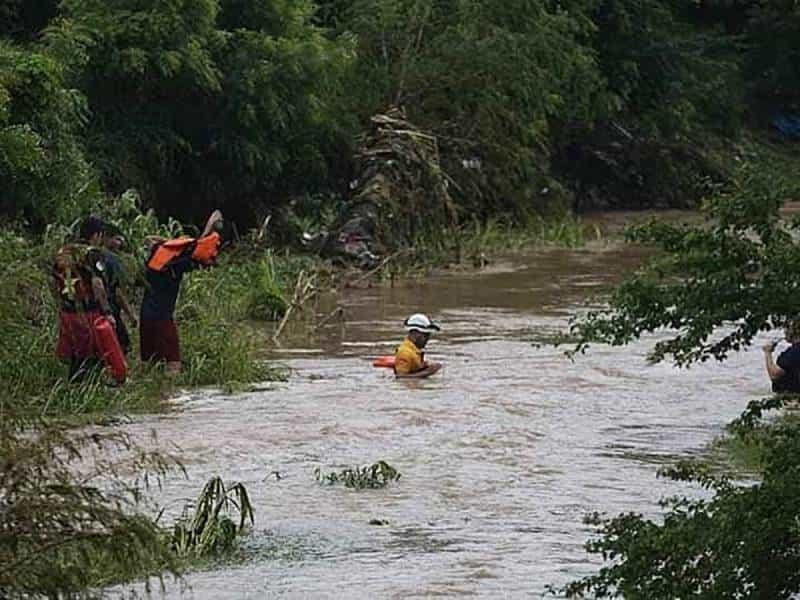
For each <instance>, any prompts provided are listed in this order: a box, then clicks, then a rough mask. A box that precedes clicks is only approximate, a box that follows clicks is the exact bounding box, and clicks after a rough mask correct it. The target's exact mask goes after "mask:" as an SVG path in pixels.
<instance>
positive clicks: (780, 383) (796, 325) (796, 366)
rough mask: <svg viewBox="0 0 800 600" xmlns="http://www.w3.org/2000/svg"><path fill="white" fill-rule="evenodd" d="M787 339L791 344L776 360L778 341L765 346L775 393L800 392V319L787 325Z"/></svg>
mask: <svg viewBox="0 0 800 600" xmlns="http://www.w3.org/2000/svg"><path fill="white" fill-rule="evenodd" d="M785 334H786V341H787V342H789V343H790V344H791V346H789V347H788V348H787V349H786V350H784V351H783V352H781V353H780V355H779V356H778V359H777V360H774V359H773V357H772V353H773V352H774V351H775V346H776V345H777V343H778V342H777V341H775V342H770V343H769V344H766V345H765V346H764V357H765V359H766V366H767V373H768V374H769V378H770V380H771V381H772V391H773V392H775V393H781V392H782V393H787V394H800V320H797V321H792V322H791V323H789V324H788V325H787V326H786V330H785Z"/></svg>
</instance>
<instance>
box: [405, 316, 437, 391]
mask: <svg viewBox="0 0 800 600" xmlns="http://www.w3.org/2000/svg"><path fill="white" fill-rule="evenodd" d="M403 325H405V328H406V330H407V331H408V336H407V337H406V339H404V340H403V343H401V344H400V345H399V346H398V347H397V350H396V352H395V355H394V374H395V376H396V377H397V378H398V379H422V378H424V377H430V376H431V375H433V374H434V373H436V372H438V371H439V369H441V368H442V365H441V364H440V363H428V362H426V361H425V354H424V353H423V352H422V351H423V350H424V349H425V346H426V345H427V344H428V340H430V339H431V335H432V334H433V333H434V332H436V331H441V327H439V325H437V324H436V323H434V322H433V321H432V320H431V319H429V318H428V317H427V316H426V315H423V314H420V313H417V314H414V315H411V316H410V317H408V318H407V319H406V320H405V322H404V323H403Z"/></svg>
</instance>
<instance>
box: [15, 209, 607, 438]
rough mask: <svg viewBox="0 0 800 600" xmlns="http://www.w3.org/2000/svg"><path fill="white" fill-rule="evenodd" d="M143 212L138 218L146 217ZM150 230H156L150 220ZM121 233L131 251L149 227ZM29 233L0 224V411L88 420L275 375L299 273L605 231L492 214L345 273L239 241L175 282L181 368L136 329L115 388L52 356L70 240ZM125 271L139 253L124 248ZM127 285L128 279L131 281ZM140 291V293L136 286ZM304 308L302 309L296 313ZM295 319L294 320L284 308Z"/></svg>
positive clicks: (383, 271)
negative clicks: (169, 370) (172, 366)
mask: <svg viewBox="0 0 800 600" xmlns="http://www.w3.org/2000/svg"><path fill="white" fill-rule="evenodd" d="M122 204H123V206H124V209H122V208H120V207H119V206H115V207H112V209H111V210H112V211H113V210H117V211H119V213H120V214H118V215H116V216H113V215H111V219H110V220H112V221H116V222H117V223H118V225H120V226H122V225H123V224H124V223H130V222H133V221H135V220H136V219H130V215H129V214H128V213H129V212H130V211H132V210H135V209H134V208H132V207H131V205H130V202H129V201H128V202H127V204H126V203H124V202H123V203H122ZM145 216H146V215H142V214H139V215H137V218H140V219H141V218H145ZM146 217H147V220H148V221H149V225H150V226H151V227H152V228H153V229H154V230H158V229H159V225H158V224H157V223H155V222H154V221H153V219H154V218H153V217H152V215H149V216H146ZM145 229H146V228H145V227H144V226H143V224H141V223H139V225H138V226H137V228H136V231H133V230H132V229H131V227H128V228H127V229H124V231H125V233H126V234H127V235H128V236H129V239H130V240H131V247H132V248H137V247H138V244H139V243H141V241H142V238H143V236H144V234H145ZM67 235H68V234H67V232H63V233H62V234H61V235H59V236H54V237H52V238H49V239H47V238H45V239H43V240H36V239H32V238H27V237H25V236H24V235H22V234H20V233H18V232H15V231H11V230H4V231H2V232H0V238H1V239H0V245H1V246H2V251H1V252H2V264H3V265H4V266H3V278H4V280H5V281H6V285H4V286H2V288H1V289H0V331H3V333H4V337H5V339H6V343H5V344H4V345H3V346H2V348H0V359H2V360H0V362H2V367H0V386H2V389H3V393H2V394H0V413H2V414H14V415H17V416H20V415H22V416H24V415H27V416H31V417H36V418H69V419H70V420H71V421H72V422H75V423H78V422H94V421H97V420H104V419H106V418H108V417H111V416H114V415H119V414H125V413H136V412H153V411H158V410H160V409H161V408H162V402H163V400H164V398H166V397H167V396H169V395H170V394H174V393H175V392H176V391H178V390H181V389H191V388H195V387H199V386H213V387H218V388H222V389H225V390H229V391H232V390H235V389H243V388H245V387H246V386H247V385H249V384H252V383H255V382H259V381H268V380H275V379H280V378H282V377H283V376H284V374H283V373H282V372H281V370H280V369H279V368H275V367H272V366H271V365H269V364H268V362H267V361H266V360H265V350H267V349H268V348H270V347H271V346H273V345H274V343H275V341H274V340H273V339H272V338H271V332H270V327H269V326H265V325H262V324H260V323H263V322H265V321H266V322H269V321H272V322H275V323H277V321H280V320H281V318H282V317H283V315H284V313H285V312H286V310H287V308H288V307H289V305H290V304H291V303H292V301H293V300H296V298H293V292H294V288H295V284H296V281H297V278H298V275H299V274H300V273H301V272H303V273H306V274H308V275H309V276H310V277H311V278H312V279H313V285H314V287H315V288H316V289H317V290H318V291H319V292H324V291H326V290H332V289H336V288H340V287H346V286H369V285H383V284H387V283H389V282H391V281H397V280H399V279H408V278H411V277H421V276H424V274H426V273H429V272H430V271H431V270H432V269H435V268H450V269H475V268H481V267H483V266H486V265H487V264H488V263H489V262H490V261H491V260H492V259H493V257H494V256H495V255H497V254H498V253H501V252H508V251H514V250H519V249H521V248H525V247H530V246H535V245H540V244H549V245H558V246H568V247H575V246H579V245H582V244H584V243H585V242H586V240H587V239H590V238H591V239H598V238H600V237H601V236H602V233H601V231H600V230H599V229H598V228H597V227H591V226H586V225H584V224H583V223H582V222H581V221H580V219H577V218H574V217H564V218H560V219H553V220H550V221H546V220H544V219H539V218H536V219H531V220H530V221H529V222H528V223H525V224H523V225H508V224H504V223H502V222H499V221H492V222H489V223H487V224H484V225H477V224H476V225H473V226H470V227H467V228H464V229H462V230H460V231H458V232H456V233H455V234H454V235H452V236H442V238H441V239H437V240H431V241H423V240H420V244H419V245H417V246H415V247H414V248H413V249H409V251H405V252H401V253H398V254H397V255H395V256H394V257H393V258H392V257H390V258H392V259H391V260H387V261H382V262H381V264H380V265H378V267H377V268H374V269H371V270H368V271H366V272H365V271H363V270H359V269H347V268H343V267H341V266H333V264H332V263H331V262H330V261H329V260H326V259H324V258H322V257H320V256H317V255H313V254H304V253H299V252H297V251H291V250H285V251H275V250H273V249H271V248H269V247H268V244H256V243H254V242H253V241H251V240H247V239H246V240H242V241H240V242H239V243H238V244H237V245H234V246H232V247H230V248H228V249H227V251H226V252H225V251H224V252H223V255H222V257H221V260H220V264H219V265H218V266H217V267H216V268H214V269H210V270H203V271H199V272H195V273H192V274H191V275H190V276H188V277H187V278H186V279H185V281H184V283H183V286H182V292H181V297H180V301H179V306H178V311H177V314H176V319H177V321H178V323H179V328H180V334H181V344H182V350H183V354H184V371H183V373H182V374H181V375H180V376H178V377H174V378H173V377H169V376H167V375H166V374H164V373H163V371H162V370H161V369H160V368H158V367H152V366H149V365H144V364H141V363H140V362H139V361H138V358H137V354H138V350H137V348H138V346H137V340H136V338H138V336H137V335H136V333H135V332H134V335H133V337H134V345H133V348H132V351H131V357H130V359H129V362H130V363H131V375H130V378H129V381H128V382H127V383H125V384H124V385H122V386H119V387H112V386H111V385H110V382H109V380H108V379H107V378H106V377H105V376H104V375H103V374H101V373H98V374H96V375H95V376H93V377H90V378H89V379H88V380H87V381H85V382H82V383H79V384H68V383H67V381H66V367H65V366H64V365H63V364H61V363H60V362H59V361H58V360H57V359H56V357H55V356H54V352H53V348H54V347H55V341H56V337H57V311H56V306H55V301H54V298H53V297H52V295H51V293H50V292H49V288H48V286H49V274H48V273H49V270H48V269H49V267H48V265H49V262H50V260H52V258H51V257H52V255H53V254H54V252H55V249H56V248H57V247H58V246H59V244H60V243H63V240H64V239H66V238H67ZM126 259H127V260H126V262H127V263H128V264H129V265H130V270H131V271H134V270H135V269H136V261H137V259H138V260H140V259H141V257H140V256H138V255H135V254H134V255H128V256H127V257H126ZM131 280H133V278H131ZM135 289H136V290H137V293H136V294H135V295H134V296H135V297H136V296H139V294H140V289H141V288H135ZM298 312H300V311H298ZM290 316H291V315H290Z"/></svg>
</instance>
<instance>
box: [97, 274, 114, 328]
mask: <svg viewBox="0 0 800 600" xmlns="http://www.w3.org/2000/svg"><path fill="white" fill-rule="evenodd" d="M92 291H93V292H94V297H95V299H96V300H97V303H98V304H99V305H100V309H101V310H102V311H103V314H105V315H106V316H107V317H108V318H109V319H111V320H112V321H113V319H114V317H113V315H112V314H111V304H110V303H109V302H108V294H107V293H106V286H105V285H104V284H103V280H102V279H101V278H100V277H98V276H96V275H95V276H94V277H92Z"/></svg>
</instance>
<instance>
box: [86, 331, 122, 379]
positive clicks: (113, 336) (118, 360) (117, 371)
mask: <svg viewBox="0 0 800 600" xmlns="http://www.w3.org/2000/svg"><path fill="white" fill-rule="evenodd" d="M94 332H95V337H96V339H97V348H98V350H99V354H100V358H102V359H103V362H104V363H106V367H107V368H108V372H109V373H111V377H113V378H114V381H116V382H117V383H124V382H125V379H126V377H127V376H128V363H127V362H126V361H125V353H124V352H122V347H121V346H120V345H119V340H118V339H117V332H116V331H114V326H113V325H112V324H111V321H109V320H108V319H107V318H106V317H97V318H96V319H95V320H94Z"/></svg>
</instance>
